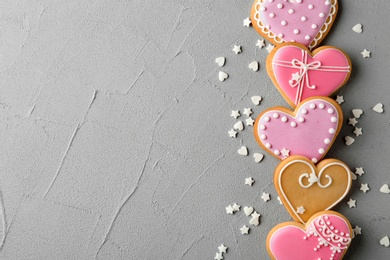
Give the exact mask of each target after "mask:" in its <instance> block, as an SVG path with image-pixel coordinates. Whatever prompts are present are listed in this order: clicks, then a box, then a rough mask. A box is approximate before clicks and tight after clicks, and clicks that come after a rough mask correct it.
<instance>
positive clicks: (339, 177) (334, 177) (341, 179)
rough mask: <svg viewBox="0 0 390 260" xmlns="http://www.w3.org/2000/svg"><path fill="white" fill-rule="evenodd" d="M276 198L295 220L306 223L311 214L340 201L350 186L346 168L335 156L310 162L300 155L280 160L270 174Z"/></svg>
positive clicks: (327, 208)
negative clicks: (277, 195)
mask: <svg viewBox="0 0 390 260" xmlns="http://www.w3.org/2000/svg"><path fill="white" fill-rule="evenodd" d="M274 185H275V188H276V191H277V192H278V194H279V197H280V199H281V201H282V203H283V205H284V206H285V207H286V209H287V211H288V212H289V213H290V215H291V217H292V218H293V219H294V220H295V221H298V222H301V223H306V222H307V221H308V220H309V219H310V218H311V217H312V216H313V215H314V214H316V213H318V212H320V211H324V210H330V209H332V208H333V207H334V206H336V205H337V204H338V203H339V202H340V201H342V200H343V199H344V198H345V196H346V195H347V194H348V193H349V191H350V189H351V185H352V174H351V171H350V169H349V167H348V166H347V165H346V164H345V163H343V162H342V161H339V160H336V159H325V160H323V161H321V162H320V163H318V164H317V165H314V163H313V162H312V161H310V160H309V159H307V158H306V157H303V156H291V157H289V158H286V159H285V160H283V161H282V162H281V163H280V164H279V165H278V166H277V168H276V170H275V173H274Z"/></svg>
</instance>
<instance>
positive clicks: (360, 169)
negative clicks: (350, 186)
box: [355, 167, 364, 176]
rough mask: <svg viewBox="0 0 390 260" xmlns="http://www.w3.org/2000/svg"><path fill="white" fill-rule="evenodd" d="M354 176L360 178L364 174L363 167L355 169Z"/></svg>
mask: <svg viewBox="0 0 390 260" xmlns="http://www.w3.org/2000/svg"><path fill="white" fill-rule="evenodd" d="M355 174H357V175H359V176H362V175H363V174H364V170H363V167H360V168H356V171H355Z"/></svg>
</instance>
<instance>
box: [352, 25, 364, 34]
mask: <svg viewBox="0 0 390 260" xmlns="http://www.w3.org/2000/svg"><path fill="white" fill-rule="evenodd" d="M352 30H353V31H354V32H356V33H362V32H363V25H361V24H360V23H358V24H357V25H355V26H354V27H352Z"/></svg>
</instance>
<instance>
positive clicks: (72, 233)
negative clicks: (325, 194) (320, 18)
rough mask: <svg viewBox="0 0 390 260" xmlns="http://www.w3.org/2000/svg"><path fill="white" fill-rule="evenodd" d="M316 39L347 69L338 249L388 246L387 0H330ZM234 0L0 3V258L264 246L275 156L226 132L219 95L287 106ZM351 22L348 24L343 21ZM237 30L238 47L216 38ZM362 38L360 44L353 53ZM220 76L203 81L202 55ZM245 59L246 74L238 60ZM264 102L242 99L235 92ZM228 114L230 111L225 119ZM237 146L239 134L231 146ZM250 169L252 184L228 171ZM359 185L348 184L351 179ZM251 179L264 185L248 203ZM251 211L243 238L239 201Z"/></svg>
mask: <svg viewBox="0 0 390 260" xmlns="http://www.w3.org/2000/svg"><path fill="white" fill-rule="evenodd" d="M340 2H341V3H340V10H339V11H340V12H339V15H338V18H337V21H336V23H335V24H334V26H333V29H332V30H331V33H330V35H329V36H328V37H327V38H326V40H325V41H324V44H329V45H334V46H337V47H339V48H342V49H344V50H345V51H346V52H347V53H348V54H349V55H350V57H351V59H352V62H353V65H354V71H353V75H352V77H351V79H350V81H349V83H348V84H347V85H346V86H345V87H344V88H343V90H342V91H341V93H342V95H344V98H345V101H346V102H345V103H344V104H343V105H342V108H343V111H344V115H345V117H346V118H347V117H351V109H353V108H361V109H363V110H365V113H364V115H363V116H362V118H360V119H359V125H358V126H359V127H363V132H364V134H363V136H361V137H359V138H357V140H356V142H355V143H354V144H353V145H352V146H350V147H347V146H345V145H344V142H343V138H344V136H345V135H353V134H352V131H353V128H352V127H351V126H348V125H347V124H344V127H343V130H342V132H341V133H340V136H339V138H338V139H337V141H336V142H335V144H334V145H333V147H332V149H331V151H330V152H329V153H328V155H327V157H335V158H337V159H340V160H343V161H345V162H346V163H347V164H348V165H350V167H351V168H352V169H354V168H355V167H360V166H362V167H364V169H365V172H366V174H365V175H363V176H362V177H360V178H358V180H357V181H355V182H354V188H353V190H352V192H351V194H350V197H352V198H353V199H356V200H357V208H353V209H349V208H348V206H347V205H346V203H345V201H343V202H342V203H341V205H339V206H338V207H337V208H336V210H337V211H339V212H341V213H343V214H344V215H345V216H347V217H348V218H349V219H350V221H351V223H352V225H353V226H355V225H359V226H360V227H362V235H360V236H358V237H357V238H356V239H355V240H353V243H352V246H351V248H350V250H349V252H348V254H347V255H346V257H345V258H346V259H354V260H359V259H361V260H365V259H368V258H372V259H388V258H389V255H390V248H385V247H383V246H380V245H379V240H380V239H381V238H382V237H383V236H385V235H388V236H390V228H389V226H390V214H389V213H390V203H389V201H390V195H386V194H383V193H380V192H379V188H380V187H381V186H382V185H383V184H385V183H387V184H390V177H389V168H390V162H389V161H390V160H389V154H390V153H389V148H390V138H389V113H387V112H385V113H384V114H378V113H375V112H374V111H372V110H371V108H372V107H373V106H374V105H375V104H377V103H378V102H382V103H383V104H384V105H385V110H386V109H390V104H389V102H390V87H389V74H390V73H389V66H390V62H389V59H390V57H389V53H390V52H389V51H388V48H389V42H390V36H389V35H388V32H389V27H388V26H389V25H388V24H389V22H390V18H389V10H390V2H389V1H388V0H376V1H367V0H365V1H363V0H354V1H352V0H349V1H347V0H344V1H340ZM251 5H252V0H245V1H232V0H231V1H199V0H188V1H176V0H175V1H145V0H142V1H141V0H133V1H109V0H105V1H104V0H94V1H92V0H91V1H79V0H66V1H59V0H58V1H47V0H38V1H31V0H8V1H1V3H0V10H1V13H0V71H1V73H0V166H1V167H0V188H1V192H2V195H3V201H4V209H5V214H6V220H7V223H6V233H5V234H6V236H5V243H4V246H3V247H2V249H1V252H0V258H1V259H94V258H96V259H169V260H171V259H213V258H214V256H215V253H216V252H217V250H218V249H217V247H218V246H219V245H220V244H221V243H224V244H225V245H227V246H228V247H229V250H228V253H227V254H226V255H225V259H268V255H267V253H266V251H265V239H266V236H267V233H268V231H269V230H270V229H271V228H272V227H273V226H274V225H276V224H278V223H280V222H283V221H288V220H290V217H289V215H288V214H287V212H286V210H285V209H284V208H283V207H282V206H281V205H279V203H278V201H277V199H276V198H277V194H276V192H275V190H274V187H273V184H272V174H273V170H274V169H275V167H276V165H277V163H278V162H277V160H276V159H274V158H273V157H271V156H269V155H268V154H266V157H265V159H264V160H263V162H261V163H260V164H256V163H255V162H254V161H253V158H252V155H253V153H254V152H262V150H261V149H260V147H258V145H257V144H256V142H255V140H254V138H253V137H252V131H253V129H252V127H247V128H246V130H245V131H243V132H242V133H239V135H238V138H237V139H231V138H229V137H228V134H227V131H228V130H230V129H231V128H232V126H233V124H234V123H235V122H236V121H235V120H234V118H232V117H230V112H231V110H232V109H239V110H241V112H242V111H243V108H244V107H252V108H253V110H254V112H255V113H254V116H256V115H257V114H259V113H260V112H261V111H263V110H264V109H266V108H268V107H271V106H275V105H285V106H286V105H287V104H286V102H285V101H284V100H283V99H282V98H281V95H280V94H279V93H278V92H277V90H276V89H275V88H274V86H273V85H272V83H271V81H270V79H269V77H268V75H267V73H266V71H265V59H266V57H267V55H268V53H267V51H266V50H265V49H262V50H260V49H258V48H257V47H256V46H255V44H256V42H257V39H259V38H261V37H260V36H259V35H258V34H257V33H256V32H255V31H254V30H253V28H245V27H243V25H242V23H243V20H244V19H245V18H246V17H247V16H248V14H249V10H250V7H251ZM356 23H362V24H363V25H364V33H363V34H357V33H355V32H353V31H352V30H351V28H352V27H353V26H354V25H355V24H356ZM234 44H240V45H242V46H243V47H242V48H243V52H242V53H241V54H239V55H235V54H234V53H233V52H232V51H231V49H232V47H233V45H234ZM364 48H367V49H368V50H370V51H372V58H371V59H363V58H362V56H361V54H360V52H361V51H363V49H364ZM219 56H225V57H226V58H227V62H226V65H225V67H223V68H222V70H223V71H226V72H227V73H228V74H229V75H230V77H229V79H228V80H226V81H225V82H223V83H221V82H219V81H218V71H219V70H220V69H219V67H218V66H217V65H216V64H215V62H214V59H215V58H216V57H219ZM253 60H257V61H259V62H260V65H261V69H260V71H259V72H253V71H250V70H249V69H248V67H247V66H248V64H249V63H250V62H252V61H253ZM252 95H261V96H263V97H264V101H263V102H262V104H261V106H258V107H255V106H254V105H253V104H252V103H251V101H250V97H251V96H252ZM241 119H245V116H244V117H241ZM241 144H244V145H246V146H247V147H248V148H249V151H250V154H249V156H248V157H241V156H239V155H238V154H237V149H238V148H239V147H240V146H241ZM250 176H252V177H253V178H254V179H255V181H256V182H255V184H254V186H253V187H249V186H247V185H244V179H245V178H246V177H250ZM366 182H367V183H368V184H369V186H370V188H371V190H370V191H369V192H368V193H366V194H364V193H363V192H361V191H360V190H359V188H360V183H366ZM263 192H269V193H270V194H271V198H272V199H271V201H269V202H268V203H264V202H263V201H262V200H261V198H260V196H261V194H262V193H263ZM234 202H236V203H238V204H240V205H242V206H245V205H247V206H253V207H255V209H256V210H257V211H258V212H259V213H261V214H262V217H261V225H260V226H259V227H252V228H251V232H250V235H247V236H243V235H241V233H240V230H239V228H240V227H242V226H243V225H244V224H246V225H248V221H249V218H247V217H246V216H245V215H244V214H243V212H239V213H236V214H235V215H233V216H231V215H227V214H226V212H225V207H226V206H228V205H229V204H233V203H234ZM3 231H4V230H2V231H1V232H3Z"/></svg>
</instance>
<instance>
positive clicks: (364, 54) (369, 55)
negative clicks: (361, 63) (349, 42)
mask: <svg viewBox="0 0 390 260" xmlns="http://www.w3.org/2000/svg"><path fill="white" fill-rule="evenodd" d="M361 54H362V56H363V58H370V57H371V52H370V51H368V50H366V49H364V51H362V52H361Z"/></svg>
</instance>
